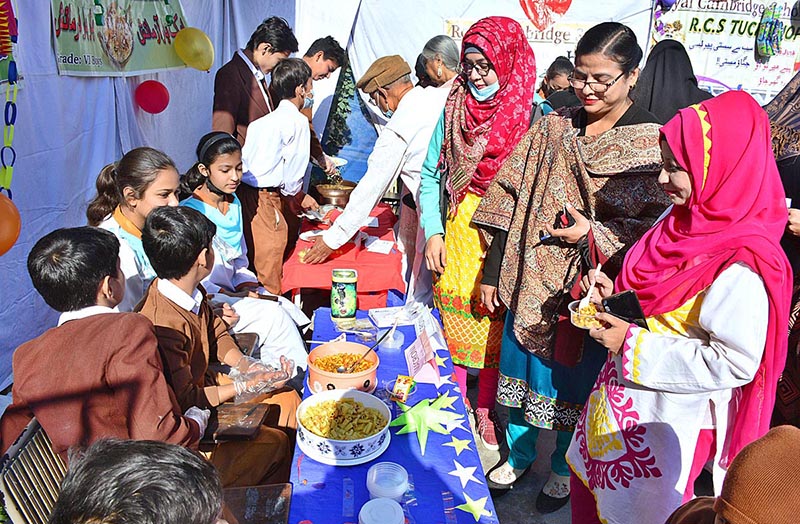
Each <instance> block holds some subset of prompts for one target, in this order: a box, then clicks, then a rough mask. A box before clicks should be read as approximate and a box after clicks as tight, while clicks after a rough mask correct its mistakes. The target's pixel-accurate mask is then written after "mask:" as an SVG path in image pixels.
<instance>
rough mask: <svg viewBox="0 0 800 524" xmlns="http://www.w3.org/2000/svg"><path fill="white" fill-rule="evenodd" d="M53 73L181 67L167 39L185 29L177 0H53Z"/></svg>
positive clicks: (121, 72)
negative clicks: (56, 64)
mask: <svg viewBox="0 0 800 524" xmlns="http://www.w3.org/2000/svg"><path fill="white" fill-rule="evenodd" d="M51 14H52V16H51V19H52V20H53V29H54V33H53V34H54V35H55V39H54V41H55V53H56V60H57V62H58V72H59V73H60V74H62V75H73V76H135V75H139V74H142V73H147V72H152V71H160V70H164V69H172V68H178V67H185V65H184V63H183V61H182V60H181V59H180V58H179V57H178V55H177V54H176V53H175V50H174V48H173V46H172V41H173V40H174V39H175V35H176V34H178V31H180V30H181V29H183V28H184V27H186V26H187V25H188V24H187V23H186V19H185V18H184V15H183V9H181V5H180V2H179V1H178V0H171V1H170V0H116V1H110V0H67V1H64V0H53V2H52V10H51Z"/></svg>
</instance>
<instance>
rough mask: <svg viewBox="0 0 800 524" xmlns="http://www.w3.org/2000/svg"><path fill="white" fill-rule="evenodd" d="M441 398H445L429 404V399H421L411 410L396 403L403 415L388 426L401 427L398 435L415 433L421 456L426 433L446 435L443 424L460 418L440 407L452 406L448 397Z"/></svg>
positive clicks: (423, 452)
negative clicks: (448, 404)
mask: <svg viewBox="0 0 800 524" xmlns="http://www.w3.org/2000/svg"><path fill="white" fill-rule="evenodd" d="M443 396H444V397H445V398H444V399H442V396H440V397H439V398H437V399H436V400H435V401H434V402H433V403H431V400H430V399H427V398H426V399H423V400H421V401H420V402H418V403H417V404H416V405H415V406H414V407H411V408H409V407H408V406H406V405H405V404H403V403H401V402H398V404H399V406H400V409H401V410H402V411H403V413H402V414H401V415H400V416H399V417H397V418H396V419H394V420H393V421H392V422H391V423H390V424H389V425H390V426H403V427H402V428H400V430H399V431H398V432H397V434H398V435H401V434H403V433H411V432H416V433H417V438H418V439H419V447H420V451H421V452H422V454H423V455H424V454H425V446H426V445H427V443H428V432H429V431H433V432H435V433H440V434H442V435H444V434H447V430H446V429H445V427H444V426H443V424H447V423H449V422H452V421H453V420H456V419H458V418H459V417H460V415H459V414H458V413H455V412H453V411H445V410H444V409H443V408H442V407H441V406H442V405H447V403H448V402H450V405H452V401H450V397H447V396H446V395H443ZM437 403H438V404H437Z"/></svg>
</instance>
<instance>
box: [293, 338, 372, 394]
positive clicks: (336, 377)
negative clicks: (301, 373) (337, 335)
mask: <svg viewBox="0 0 800 524" xmlns="http://www.w3.org/2000/svg"><path fill="white" fill-rule="evenodd" d="M367 349H369V346H365V345H364V344H358V343H356V342H328V343H327V344H321V345H319V346H317V347H316V348H315V349H314V350H313V351H312V352H311V353H309V355H308V386H309V388H311V391H313V392H314V393H319V392H320V391H326V390H328V391H329V390H334V389H358V390H360V391H366V392H367V393H372V392H373V391H375V385H376V384H375V382H376V377H377V374H378V364H380V359H379V358H378V355H377V354H375V352H374V351H371V352H370V353H369V354H368V355H367V356H366V357H365V358H364V360H362V361H361V362H360V363H358V364H357V366H356V368H355V369H354V370H353V372H352V373H339V372H338V371H336V369H337V368H338V367H339V366H340V365H341V366H344V367H346V368H347V367H349V366H350V365H351V364H353V363H355V361H356V360H358V359H359V357H361V355H363V354H364V352H366V351H367Z"/></svg>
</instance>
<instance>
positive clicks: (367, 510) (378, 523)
mask: <svg viewBox="0 0 800 524" xmlns="http://www.w3.org/2000/svg"><path fill="white" fill-rule="evenodd" d="M404 522H405V516H404V515H403V508H402V506H400V504H398V503H397V502H395V501H394V500H392V499H387V498H378V499H372V500H370V501H369V502H367V503H366V504H364V505H363V506H361V511H359V512H358V524H403V523H404Z"/></svg>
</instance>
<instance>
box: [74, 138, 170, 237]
mask: <svg viewBox="0 0 800 524" xmlns="http://www.w3.org/2000/svg"><path fill="white" fill-rule="evenodd" d="M162 169H175V171H177V169H176V168H175V162H173V161H172V159H171V158H170V157H168V156H167V155H165V154H164V153H162V152H161V151H158V150H157V149H153V148H151V147H137V148H136V149H132V150H130V151H128V152H127V153H126V154H125V155H124V156H123V157H122V158H121V159H120V161H119V162H116V163H114V164H109V165H107V166H106V167H104V168H103V170H102V171H100V174H99V175H97V182H95V186H96V187H97V196H96V197H94V200H92V202H91V203H90V204H89V207H88V208H87V209H86V218H87V219H88V220H89V225H91V226H98V225H100V223H101V222H102V221H103V220H105V218H106V217H107V216H108V215H110V214H111V213H113V212H114V209H116V207H117V206H121V205H124V204H125V195H124V193H123V191H124V190H125V189H126V188H131V190H132V191H133V193H132V196H133V197H134V198H142V196H144V192H145V191H146V190H147V188H148V187H150V184H152V183H153V182H154V181H155V179H156V177H157V176H158V172H159V171H161V170H162Z"/></svg>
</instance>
